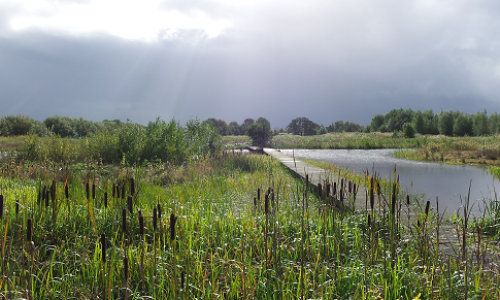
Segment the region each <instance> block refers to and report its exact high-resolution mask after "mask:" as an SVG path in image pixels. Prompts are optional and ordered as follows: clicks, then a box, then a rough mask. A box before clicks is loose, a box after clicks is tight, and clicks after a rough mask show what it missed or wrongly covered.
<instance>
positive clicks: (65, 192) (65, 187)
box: [64, 182, 69, 199]
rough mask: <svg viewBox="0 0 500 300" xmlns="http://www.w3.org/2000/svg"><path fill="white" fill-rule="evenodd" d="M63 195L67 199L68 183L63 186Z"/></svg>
mask: <svg viewBox="0 0 500 300" xmlns="http://www.w3.org/2000/svg"><path fill="white" fill-rule="evenodd" d="M64 195H65V196H66V199H69V187H68V182H66V185H65V186H64Z"/></svg>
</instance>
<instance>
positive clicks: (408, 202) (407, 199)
mask: <svg viewBox="0 0 500 300" xmlns="http://www.w3.org/2000/svg"><path fill="white" fill-rule="evenodd" d="M406 205H410V196H409V195H408V194H406Z"/></svg>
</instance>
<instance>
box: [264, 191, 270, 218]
mask: <svg viewBox="0 0 500 300" xmlns="http://www.w3.org/2000/svg"><path fill="white" fill-rule="evenodd" d="M264 212H265V214H266V215H267V214H268V213H269V195H265V198H264Z"/></svg>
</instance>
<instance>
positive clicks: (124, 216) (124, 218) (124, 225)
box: [122, 208, 127, 233]
mask: <svg viewBox="0 0 500 300" xmlns="http://www.w3.org/2000/svg"><path fill="white" fill-rule="evenodd" d="M122 231H123V232H124V233H125V232H127V210H126V209H125V208H122Z"/></svg>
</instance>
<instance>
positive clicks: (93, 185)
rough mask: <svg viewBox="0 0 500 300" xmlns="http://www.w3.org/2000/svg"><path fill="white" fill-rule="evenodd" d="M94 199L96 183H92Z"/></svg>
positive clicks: (93, 197) (93, 196)
mask: <svg viewBox="0 0 500 300" xmlns="http://www.w3.org/2000/svg"><path fill="white" fill-rule="evenodd" d="M92 199H94V200H95V183H92Z"/></svg>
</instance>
